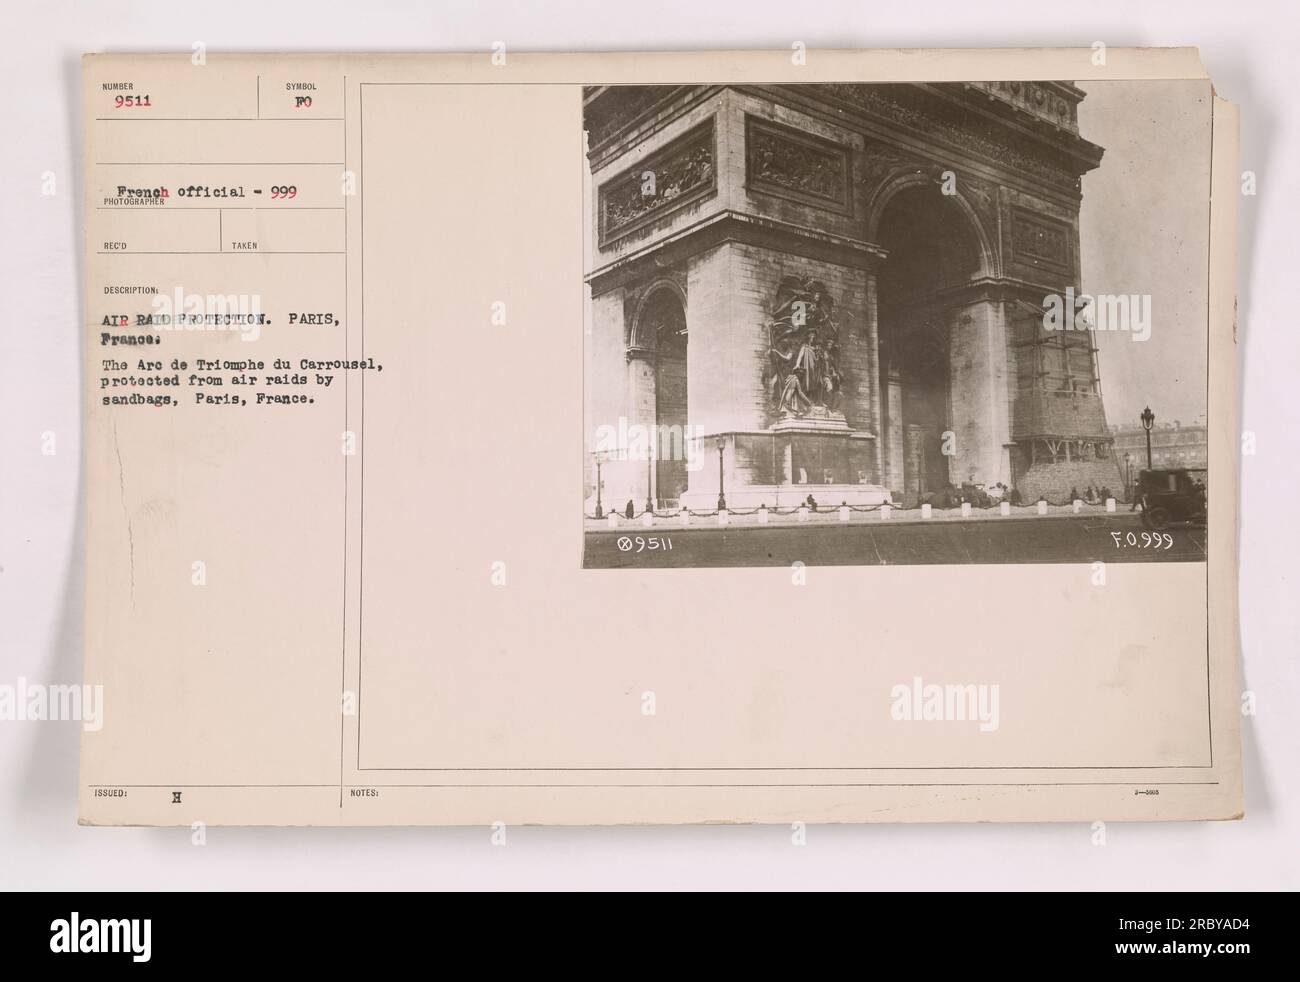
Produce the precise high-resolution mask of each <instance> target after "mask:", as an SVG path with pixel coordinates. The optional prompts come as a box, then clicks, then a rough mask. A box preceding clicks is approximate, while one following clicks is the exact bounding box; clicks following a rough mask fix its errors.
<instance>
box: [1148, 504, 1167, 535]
mask: <svg viewBox="0 0 1300 982" xmlns="http://www.w3.org/2000/svg"><path fill="white" fill-rule="evenodd" d="M1142 514H1143V517H1144V518H1145V519H1146V524H1147V525H1149V526H1150V527H1151V528H1153V529H1155V530H1156V531H1159V530H1160V529H1166V528H1168V527H1169V522H1170V520H1171V518H1172V516H1171V515H1170V514H1169V509H1168V508H1161V507H1160V506H1159V505H1157V506H1156V507H1155V508H1152V509H1151V510H1150V511H1149V512H1143V513H1142Z"/></svg>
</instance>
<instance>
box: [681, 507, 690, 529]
mask: <svg viewBox="0 0 1300 982" xmlns="http://www.w3.org/2000/svg"><path fill="white" fill-rule="evenodd" d="M681 520H682V524H683V525H690V524H691V513H690V511H688V510H687V509H685V508H683V509H682V511H681Z"/></svg>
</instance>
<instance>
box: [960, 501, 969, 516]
mask: <svg viewBox="0 0 1300 982" xmlns="http://www.w3.org/2000/svg"><path fill="white" fill-rule="evenodd" d="M961 517H962V518H970V502H969V501H963V502H962V503H961Z"/></svg>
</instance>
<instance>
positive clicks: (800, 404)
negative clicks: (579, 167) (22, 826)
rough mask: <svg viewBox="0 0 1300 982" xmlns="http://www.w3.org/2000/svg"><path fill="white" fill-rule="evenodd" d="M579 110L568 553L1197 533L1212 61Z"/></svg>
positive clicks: (1132, 557)
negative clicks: (1126, 73)
mask: <svg viewBox="0 0 1300 982" xmlns="http://www.w3.org/2000/svg"><path fill="white" fill-rule="evenodd" d="M583 112H584V124H585V126H584V128H585V135H586V141H587V147H586V159H585V161H584V162H583V167H584V189H585V191H586V199H587V202H588V206H589V223H588V230H587V231H588V241H587V250H586V255H587V258H588V272H587V275H586V291H587V297H588V299H587V317H586V324H585V329H586V348H585V366H584V369H585V372H584V377H585V387H584V396H585V414H584V455H585V470H586V476H585V482H584V486H583V492H584V500H583V514H584V526H585V533H586V534H585V551H584V563H585V565H586V566H588V567H598V568H600V567H610V566H617V567H629V568H641V567H645V566H647V565H649V566H748V565H786V564H789V563H790V562H792V561H796V560H797V561H803V562H805V563H809V564H835V565H870V564H909V563H947V564H961V563H1009V562H1010V563H1033V562H1083V561H1091V560H1095V559H1106V560H1108V561H1126V562H1147V561H1161V560H1165V561H1177V562H1195V561H1203V560H1204V558H1205V555H1206V532H1205V529H1206V520H1207V495H1208V488H1209V470H1208V465H1209V458H1208V436H1207V424H1208V420H1207V390H1208V376H1207V350H1208V324H1207V317H1208V304H1207V295H1208V277H1209V264H1208V244H1209V198H1210V195H1209V188H1210V176H1211V175H1210V149H1211V90H1210V86H1209V83H1208V82H1205V81H1100V82H1097V81H1093V82H1088V83H1083V84H1072V83H1069V82H1059V81H996V82H970V83H953V82H943V83H906V84H806V85H788V84H787V85H744V86H706V85H680V86H672V85H663V86H659V85H655V86H645V85H642V86H637V85H611V86H588V87H587V88H586V89H585V90H584V101H583Z"/></svg>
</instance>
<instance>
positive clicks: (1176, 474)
mask: <svg viewBox="0 0 1300 982" xmlns="http://www.w3.org/2000/svg"><path fill="white" fill-rule="evenodd" d="M1205 478H1206V471H1205V470H1204V469H1201V468H1186V467H1172V468H1154V469H1152V470H1144V471H1141V472H1139V474H1138V484H1137V500H1138V503H1139V504H1140V505H1141V506H1142V524H1143V525H1145V526H1146V527H1147V528H1149V529H1157V530H1158V529H1164V528H1168V527H1169V526H1170V525H1174V524H1183V525H1204V524H1205V516H1206V511H1205V500H1206V498H1205V493H1206V492H1205V486H1206V481H1205Z"/></svg>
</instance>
